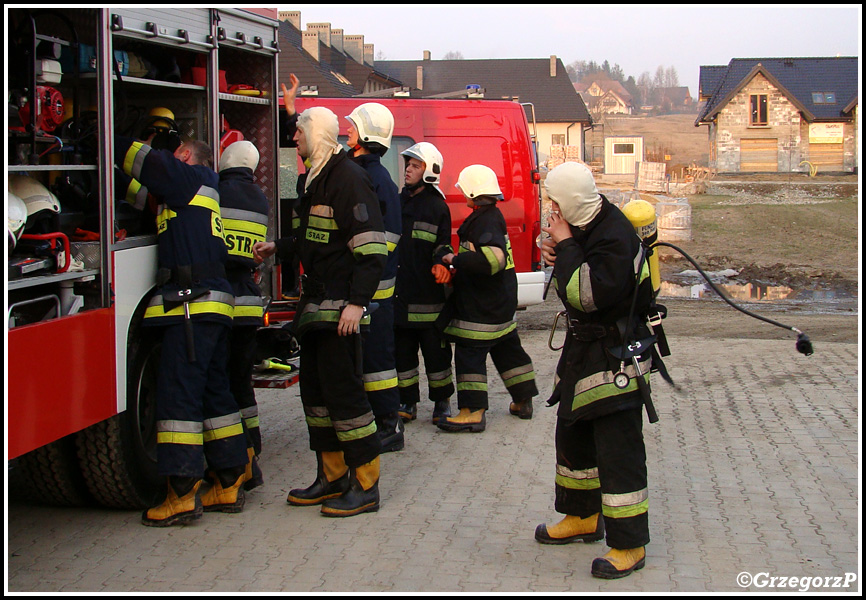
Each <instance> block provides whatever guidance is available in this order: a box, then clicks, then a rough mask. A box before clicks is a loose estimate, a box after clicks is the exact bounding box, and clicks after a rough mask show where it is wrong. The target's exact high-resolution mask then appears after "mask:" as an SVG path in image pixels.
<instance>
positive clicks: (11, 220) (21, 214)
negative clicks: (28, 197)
mask: <svg viewBox="0 0 866 600" xmlns="http://www.w3.org/2000/svg"><path fill="white" fill-rule="evenodd" d="M26 223H27V205H26V204H24V201H23V200H22V199H21V198H19V197H18V196H16V195H15V194H13V193H12V192H7V194H6V229H7V232H8V235H7V237H8V243H9V250H10V251H12V250H13V249H14V248H15V244H16V243H17V242H18V240H19V239H20V238H21V234H22V233H24V225H25V224H26Z"/></svg>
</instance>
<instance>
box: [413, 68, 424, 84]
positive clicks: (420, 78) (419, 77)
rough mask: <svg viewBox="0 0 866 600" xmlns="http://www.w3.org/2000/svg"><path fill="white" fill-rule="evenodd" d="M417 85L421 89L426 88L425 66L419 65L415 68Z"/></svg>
mask: <svg viewBox="0 0 866 600" xmlns="http://www.w3.org/2000/svg"><path fill="white" fill-rule="evenodd" d="M415 87H416V88H418V89H419V90H423V89H424V67H422V66H421V65H418V66H417V67H416V69H415Z"/></svg>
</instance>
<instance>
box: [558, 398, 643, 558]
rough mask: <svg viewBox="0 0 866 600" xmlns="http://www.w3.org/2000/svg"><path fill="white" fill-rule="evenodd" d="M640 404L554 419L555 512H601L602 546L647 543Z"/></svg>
mask: <svg viewBox="0 0 866 600" xmlns="http://www.w3.org/2000/svg"><path fill="white" fill-rule="evenodd" d="M642 410H643V408H642V407H640V406H639V407H636V408H630V409H627V410H622V411H618V412H614V413H611V414H608V415H605V416H602V417H598V418H595V419H590V420H585V421H575V422H573V423H570V424H569V423H568V422H566V421H564V420H563V419H561V418H560V419H557V421H556V486H555V487H556V501H555V504H554V508H555V510H556V512H559V513H562V514H566V515H572V516H577V517H581V518H586V517H589V516H591V515H594V514H596V513H598V512H601V513H602V515H603V517H604V528H605V532H606V537H607V545H608V546H609V547H611V548H617V549H620V550H625V549H629V548H638V547H641V546H646V545H647V544H648V543H649V518H648V512H647V511H648V505H649V500H648V492H647V472H646V450H645V448H644V441H643V412H642Z"/></svg>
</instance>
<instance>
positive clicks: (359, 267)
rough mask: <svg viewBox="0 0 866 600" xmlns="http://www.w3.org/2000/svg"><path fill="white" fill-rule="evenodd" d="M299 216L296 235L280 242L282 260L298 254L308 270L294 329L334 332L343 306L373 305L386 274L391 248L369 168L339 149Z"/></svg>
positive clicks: (306, 197)
mask: <svg viewBox="0 0 866 600" xmlns="http://www.w3.org/2000/svg"><path fill="white" fill-rule="evenodd" d="M298 216H299V224H298V228H297V229H295V230H294V231H293V235H292V236H290V237H287V238H282V239H280V240H277V242H276V244H277V254H278V256H279V258H280V259H281V260H287V259H288V258H290V256H291V254H292V253H297V255H298V256H299V257H300V259H301V265H302V266H303V269H304V276H303V280H302V286H301V287H302V290H301V298H300V300H299V301H298V307H297V310H296V312H295V327H296V330H297V333H298V335H299V336H303V335H304V334H305V333H306V332H308V331H310V330H314V329H317V328H327V329H333V330H336V328H337V324H338V323H339V321H340V311H341V310H342V309H343V307H344V306H346V305H347V304H355V305H358V306H364V307H367V306H369V304H370V301H371V300H372V298H373V295H374V294H375V293H376V290H377V288H378V286H379V281H380V280H381V278H382V272H383V270H384V268H385V262H386V258H387V255H388V249H387V246H386V243H385V232H384V228H383V225H382V214H381V212H380V210H379V199H378V198H377V197H376V192H375V191H374V190H373V185H372V183H371V181H370V178H369V176H368V175H367V174H366V172H365V171H364V170H363V169H362V168H361V167H359V166H358V165H356V164H355V163H353V162H352V161H351V160H350V159H349V157H348V155H347V154H346V152H345V151H344V150H339V151H338V152H337V153H335V154H334V155H333V156H331V157H330V158H329V159H328V161H327V162H326V163H325V164H324V166H323V167H322V169H321V170H320V171H319V172H318V174H317V175H316V177H315V179H314V180H313V181H312V182H310V183H309V186H308V187H307V190H306V192H304V194H303V195H302V196H301V198H300V199H299V201H298ZM365 321H366V322H367V323H369V316H365V317H364V319H362V323H364V322H365Z"/></svg>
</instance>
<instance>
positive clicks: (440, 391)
mask: <svg viewBox="0 0 866 600" xmlns="http://www.w3.org/2000/svg"><path fill="white" fill-rule="evenodd" d="M402 155H403V158H404V159H405V161H406V166H405V174H404V181H405V186H404V187H403V191H402V192H401V194H400V203H401V204H402V207H403V208H402V212H403V231H405V232H406V234H405V235H404V236H403V239H402V240H401V241H400V248H399V253H400V267H399V269H398V271H397V293H396V300H395V305H394V323H395V330H394V339H395V343H396V347H397V377H398V378H399V382H400V384H399V385H400V417H401V418H402V419H403V420H404V421H412V420H414V419H416V418H417V416H418V402H419V400H420V398H421V393H420V386H419V383H418V378H419V366H420V364H419V360H418V351H419V349H420V351H421V354H423V355H424V368H425V370H426V372H427V396H428V398H429V399H430V400H431V401H432V402H433V418H432V421H433V423H434V424H435V423H438V422H439V420H440V419H441V418H444V417H450V416H451V400H450V398H451V395H452V394H453V393H454V381H453V376H452V371H451V344H450V343H448V342H445V341H443V340H442V338H441V336H440V335H439V333H438V332H437V331H436V327H435V323H436V319H437V318H438V317H439V312H440V311H441V310H442V307H443V306H444V305H445V284H447V283H448V282H450V280H451V275H450V272H449V271H448V267H447V266H445V264H444V263H443V262H442V257H443V256H445V255H446V254H451V253H453V252H454V251H453V250H452V248H451V213H450V211H449V210H448V205H447V204H445V194H443V193H442V190H441V189H439V178H440V176H441V174H442V166H443V161H442V154H441V153H440V152H439V150H438V149H437V148H436V146H434V145H433V144H431V143H430V142H419V143H417V144H415V145H414V146H411V147H410V148H407V149H406V150H404V151H403V152H402Z"/></svg>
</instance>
